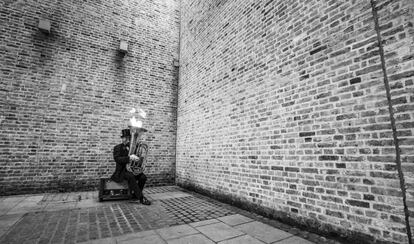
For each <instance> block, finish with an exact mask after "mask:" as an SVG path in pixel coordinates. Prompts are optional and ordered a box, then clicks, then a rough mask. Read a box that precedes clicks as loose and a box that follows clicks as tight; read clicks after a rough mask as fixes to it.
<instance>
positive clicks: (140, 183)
mask: <svg viewBox="0 0 414 244" xmlns="http://www.w3.org/2000/svg"><path fill="white" fill-rule="evenodd" d="M124 178H125V179H126V180H127V181H128V187H129V190H132V191H133V192H134V194H135V196H136V197H137V199H139V200H142V197H143V194H142V190H143V189H144V185H145V182H146V181H147V176H145V175H144V173H141V174H139V175H136V176H135V175H134V174H133V173H131V172H129V171H127V172H125V175H124Z"/></svg>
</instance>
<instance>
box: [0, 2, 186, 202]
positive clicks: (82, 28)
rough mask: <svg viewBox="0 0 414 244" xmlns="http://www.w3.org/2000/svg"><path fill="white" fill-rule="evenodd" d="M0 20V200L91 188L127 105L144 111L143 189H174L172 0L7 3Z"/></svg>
mask: <svg viewBox="0 0 414 244" xmlns="http://www.w3.org/2000/svg"><path fill="white" fill-rule="evenodd" d="M40 18H48V19H50V21H51V33H50V35H45V34H43V33H42V32H40V31H39V30H38V28H37V25H38V21H39V19H40ZM0 22H1V23H2V24H1V26H0V33H1V34H0V70H1V74H0V85H1V88H0V97H1V100H0V112H1V114H0V126H1V130H0V158H1V163H0V194H1V195H4V194H17V193H29V192H30V193H33V192H39V191H52V190H53V191H56V190H61V191H69V190H80V189H89V188H94V187H96V186H97V183H98V178H99V177H108V176H110V175H111V174H112V172H113V171H114V169H115V163H114V161H113V159H112V148H113V146H115V145H116V144H118V143H120V142H121V140H120V137H119V136H120V134H121V132H120V131H121V129H123V128H126V123H127V120H128V119H129V117H130V114H129V113H128V111H129V110H130V109H131V108H132V107H141V108H142V109H144V110H146V111H147V113H148V118H147V120H146V121H144V126H145V127H147V128H149V129H150V130H151V131H150V132H149V133H148V134H147V139H146V141H147V142H148V144H149V147H150V153H149V158H148V164H149V168H148V172H147V173H148V175H149V177H148V178H149V184H152V185H160V184H171V183H173V182H174V174H175V173H174V172H175V168H174V165H175V134H176V104H177V101H176V100H177V99H176V97H177V94H176V93H177V70H176V68H175V67H174V66H173V59H174V58H177V56H178V33H179V32H178V30H179V4H178V1H176V0H168V1H161V0H155V1H144V0H142V1H133V0H122V1H121V0H114V1H91V0H88V1H75V0H70V1H66V0H65V1H57V0H44V1H43V0H42V1H33V0H21V1H9V0H7V1H1V3H0ZM120 40H126V41H128V43H129V47H128V49H129V53H128V54H127V55H125V56H124V57H123V56H122V55H121V54H120V53H119V52H118V50H117V49H118V47H119V43H120Z"/></svg>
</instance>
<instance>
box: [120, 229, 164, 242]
mask: <svg viewBox="0 0 414 244" xmlns="http://www.w3.org/2000/svg"><path fill="white" fill-rule="evenodd" d="M153 235H157V233H156V232H155V230H147V231H141V232H137V233H131V234H128V235H123V236H119V237H115V239H116V240H117V241H118V242H120V241H128V240H133V239H138V238H143V237H146V236H153Z"/></svg>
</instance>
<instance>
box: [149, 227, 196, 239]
mask: <svg viewBox="0 0 414 244" xmlns="http://www.w3.org/2000/svg"><path fill="white" fill-rule="evenodd" d="M157 233H158V234H159V235H160V236H161V237H162V238H163V239H165V240H170V239H174V238H178V237H183V236H188V235H192V234H197V233H198V231H197V230H196V229H194V228H193V227H191V226H189V225H178V226H174V227H169V228H163V229H159V230H157Z"/></svg>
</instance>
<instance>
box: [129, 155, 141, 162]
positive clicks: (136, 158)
mask: <svg viewBox="0 0 414 244" xmlns="http://www.w3.org/2000/svg"><path fill="white" fill-rule="evenodd" d="M129 160H131V161H137V160H139V157H138V156H137V155H135V154H132V155H130V156H129Z"/></svg>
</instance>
